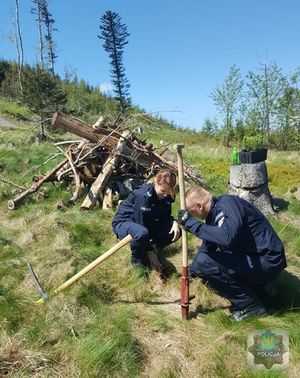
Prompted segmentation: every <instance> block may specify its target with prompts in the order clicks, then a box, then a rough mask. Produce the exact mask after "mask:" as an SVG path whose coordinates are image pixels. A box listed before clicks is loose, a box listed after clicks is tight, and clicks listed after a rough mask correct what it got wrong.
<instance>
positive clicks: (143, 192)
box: [112, 169, 181, 271]
mask: <svg viewBox="0 0 300 378" xmlns="http://www.w3.org/2000/svg"><path fill="white" fill-rule="evenodd" d="M175 188H176V175H175V173H174V172H172V171H170V170H168V169H162V170H160V171H159V172H158V173H157V174H156V176H155V178H154V182H153V184H151V183H150V184H144V185H142V186H141V187H138V188H136V189H135V190H134V191H133V192H131V193H130V194H129V196H128V198H127V199H126V200H125V201H124V202H123V203H122V204H121V205H120V208H119V210H118V211H117V213H116V214H115V216H114V218H113V221H112V226H113V231H114V233H115V234H116V236H117V238H118V239H123V238H124V237H125V236H127V235H128V234H130V235H131V236H132V237H133V241H132V242H131V252H132V254H131V263H132V265H133V266H134V267H141V266H148V265H149V263H150V265H151V266H152V267H153V268H155V269H156V270H158V271H159V270H161V264H160V262H159V259H158V257H157V255H156V253H155V250H154V248H153V245H154V244H155V245H156V246H158V247H165V246H167V245H168V244H170V243H173V242H175V241H176V240H177V239H178V238H179V237H180V235H181V230H180V227H179V225H178V223H177V222H176V221H175V220H174V218H173V217H172V216H171V207H172V203H173V202H174V197H175Z"/></svg>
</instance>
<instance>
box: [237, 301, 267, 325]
mask: <svg viewBox="0 0 300 378" xmlns="http://www.w3.org/2000/svg"><path fill="white" fill-rule="evenodd" d="M251 316H256V317H264V316H267V311H266V309H265V308H264V307H263V305H261V304H259V303H257V302H253V303H251V304H249V305H248V306H246V307H244V308H242V309H239V310H235V311H233V312H232V315H231V319H232V320H233V321H235V322H240V321H242V320H244V319H246V318H249V317H251Z"/></svg>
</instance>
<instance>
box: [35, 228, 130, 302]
mask: <svg viewBox="0 0 300 378" xmlns="http://www.w3.org/2000/svg"><path fill="white" fill-rule="evenodd" d="M131 240H132V236H131V235H127V236H126V237H125V238H124V239H122V240H120V241H119V242H118V243H117V244H115V245H114V246H113V247H112V248H110V249H109V250H108V251H106V252H105V253H103V254H102V255H101V256H99V257H98V258H97V259H96V260H94V261H93V262H91V263H90V264H89V265H87V266H86V267H85V268H83V269H82V270H81V271H80V272H78V273H76V274H75V275H74V276H73V277H71V278H69V279H68V280H67V281H66V282H65V283H63V284H62V285H60V286H59V287H58V288H57V289H55V290H54V291H53V292H52V293H51V294H50V296H53V295H56V294H58V293H60V292H61V291H63V290H65V289H66V288H67V287H69V286H71V285H73V283H75V282H76V281H78V280H79V279H80V278H81V277H83V276H85V275H86V274H87V273H88V272H90V271H91V270H92V269H94V268H96V266H98V265H99V264H101V263H102V262H103V261H104V260H106V259H107V258H108V257H110V256H111V255H112V254H114V253H115V252H117V251H119V250H120V249H121V248H123V247H124V246H125V245H126V244H128V243H130V242H131ZM44 302H45V300H44V299H43V298H40V299H39V300H38V301H36V303H37V304H41V303H44Z"/></svg>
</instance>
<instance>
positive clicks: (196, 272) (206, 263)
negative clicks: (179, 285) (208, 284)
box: [189, 253, 219, 279]
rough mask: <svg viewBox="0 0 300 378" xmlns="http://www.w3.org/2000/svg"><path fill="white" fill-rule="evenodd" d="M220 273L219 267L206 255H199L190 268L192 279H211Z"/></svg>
mask: <svg viewBox="0 0 300 378" xmlns="http://www.w3.org/2000/svg"><path fill="white" fill-rule="evenodd" d="M218 272H219V268H218V265H217V264H216V262H215V261H214V260H213V259H211V258H210V257H209V256H208V255H207V254H206V253H199V254H198V255H197V256H196V257H195V259H194V261H193V262H192V264H191V265H190V267H189V273H190V276H191V277H200V278H204V279H209V278H210V277H211V276H212V275H214V274H216V273H218Z"/></svg>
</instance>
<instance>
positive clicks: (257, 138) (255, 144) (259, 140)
mask: <svg viewBox="0 0 300 378" xmlns="http://www.w3.org/2000/svg"><path fill="white" fill-rule="evenodd" d="M263 147H265V145H264V140H263V137H262V135H260V134H255V135H245V136H244V138H243V148H244V149H245V150H248V151H251V150H257V149H259V148H263Z"/></svg>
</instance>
